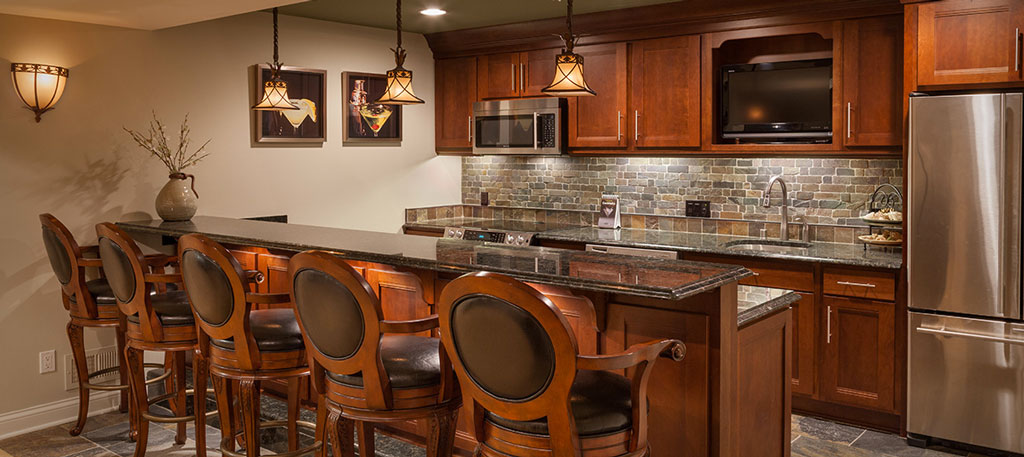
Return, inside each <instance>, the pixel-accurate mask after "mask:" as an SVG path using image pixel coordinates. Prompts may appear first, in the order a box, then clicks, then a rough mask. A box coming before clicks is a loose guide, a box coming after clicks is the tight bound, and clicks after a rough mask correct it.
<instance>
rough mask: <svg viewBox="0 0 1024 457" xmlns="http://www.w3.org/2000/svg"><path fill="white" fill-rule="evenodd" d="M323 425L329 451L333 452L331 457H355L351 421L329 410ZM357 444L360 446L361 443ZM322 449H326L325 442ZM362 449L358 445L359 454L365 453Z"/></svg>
mask: <svg viewBox="0 0 1024 457" xmlns="http://www.w3.org/2000/svg"><path fill="white" fill-rule="evenodd" d="M325 401H326V400H325ZM325 425H326V428H327V434H328V436H329V439H330V442H331V453H332V454H333V457H355V455H356V447H355V443H354V442H353V441H352V439H353V435H354V432H355V430H354V427H353V425H354V424H353V423H352V421H350V420H348V419H345V418H344V417H341V413H340V412H337V411H330V412H328V413H327V423H326V424H325ZM359 445H360V446H362V443H360V444H359ZM324 449H327V446H326V444H325V445H324ZM362 449H363V448H362V447H360V450H359V455H360V456H363V455H366V454H363V453H362V452H363V451H362ZM325 455H326V452H325Z"/></svg>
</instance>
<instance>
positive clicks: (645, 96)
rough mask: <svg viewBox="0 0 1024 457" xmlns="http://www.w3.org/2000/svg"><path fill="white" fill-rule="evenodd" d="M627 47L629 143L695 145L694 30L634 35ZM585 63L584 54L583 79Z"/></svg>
mask: <svg viewBox="0 0 1024 457" xmlns="http://www.w3.org/2000/svg"><path fill="white" fill-rule="evenodd" d="M630 47H631V49H630V54H631V57H630V69H629V71H630V80H631V82H632V94H631V96H630V102H629V106H630V109H631V110H630V113H629V114H630V115H631V116H630V117H632V119H630V120H632V122H629V123H628V124H629V125H628V130H629V131H630V135H631V136H632V140H633V146H634V147H635V148H672V147H699V146H700V36H697V35H690V36H679V37H672V38H662V39H656V40H644V41H636V42H633V43H630ZM591 68H592V67H591V66H590V61H589V60H588V61H587V79H588V82H589V79H590V72H591V71H592V70H591ZM598 94H599V95H600V92H599V93H598Z"/></svg>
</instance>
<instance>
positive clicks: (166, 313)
mask: <svg viewBox="0 0 1024 457" xmlns="http://www.w3.org/2000/svg"><path fill="white" fill-rule="evenodd" d="M150 300H151V303H152V304H153V310H154V311H156V315H157V317H159V318H160V324H161V325H165V326H168V327H174V326H181V325H195V323H196V322H195V318H194V317H193V316H192V308H191V307H189V304H188V295H186V294H185V291H183V290H173V291H170V292H167V293H164V294H153V295H152V297H151V298H150ZM128 322H131V323H134V324H138V323H139V315H138V314H132V315H131V316H128Z"/></svg>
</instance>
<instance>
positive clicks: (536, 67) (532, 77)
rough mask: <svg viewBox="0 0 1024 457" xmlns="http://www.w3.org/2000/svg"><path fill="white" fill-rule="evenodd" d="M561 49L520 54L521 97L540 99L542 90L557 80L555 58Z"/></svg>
mask: <svg viewBox="0 0 1024 457" xmlns="http://www.w3.org/2000/svg"><path fill="white" fill-rule="evenodd" d="M559 51H560V50H559V49H541V50H539V51H529V52H523V53H520V54H519V71H520V73H519V75H520V76H519V78H520V79H519V95H521V96H523V97H540V96H543V95H544V93H543V92H541V89H543V88H545V87H548V84H551V81H552V80H553V79H554V78H555V57H556V56H558V52H559Z"/></svg>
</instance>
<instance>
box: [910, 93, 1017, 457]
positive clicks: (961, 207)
mask: <svg viewBox="0 0 1024 457" xmlns="http://www.w3.org/2000/svg"><path fill="white" fill-rule="evenodd" d="M1022 98H1024V97H1022V95H1021V94H1019V93H1008V94H971V95H944V96H915V97H912V98H911V100H910V154H909V159H908V164H907V166H908V181H909V182H908V190H909V201H908V208H907V209H908V211H907V217H908V219H907V232H908V235H907V236H908V243H907V249H908V251H907V262H908V265H907V274H908V276H909V282H910V284H909V302H908V307H909V308H910V319H909V320H908V321H909V325H910V328H909V333H908V334H909V337H910V342H909V343H910V344H909V351H910V352H909V358H908V370H909V372H908V388H907V401H908V408H907V432H908V433H910V434H911V436H912V437H914V438H926V437H930V438H940V439H944V440H950V441H956V442H962V443H967V444H971V445H976V446H983V447H987V448H993V449H999V450H1003V451H1011V452H1017V453H1024V321H1022V308H1021V115H1022V111H1024V110H1022Z"/></svg>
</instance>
